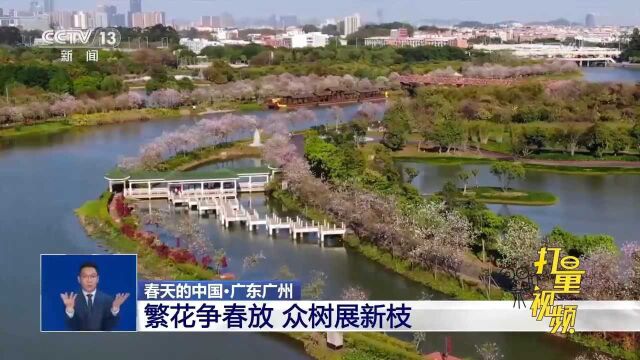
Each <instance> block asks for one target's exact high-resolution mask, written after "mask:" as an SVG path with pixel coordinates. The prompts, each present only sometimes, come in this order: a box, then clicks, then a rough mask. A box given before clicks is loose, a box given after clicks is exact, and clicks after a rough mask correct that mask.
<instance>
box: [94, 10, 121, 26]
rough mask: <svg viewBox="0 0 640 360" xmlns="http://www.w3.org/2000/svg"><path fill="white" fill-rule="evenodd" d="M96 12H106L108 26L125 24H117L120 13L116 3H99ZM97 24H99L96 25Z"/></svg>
mask: <svg viewBox="0 0 640 360" xmlns="http://www.w3.org/2000/svg"><path fill="white" fill-rule="evenodd" d="M96 13H104V14H106V15H107V22H106V25H104V26H105V27H106V26H124V25H118V24H116V22H117V21H116V16H117V15H118V8H117V7H116V6H115V5H98V8H97V10H96ZM96 26H97V25H96Z"/></svg>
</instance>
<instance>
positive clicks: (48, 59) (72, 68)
mask: <svg viewBox="0 0 640 360" xmlns="http://www.w3.org/2000/svg"><path fill="white" fill-rule="evenodd" d="M85 51H86V50H76V51H75V52H74V54H73V59H72V61H71V62H61V61H59V60H60V51H59V50H55V49H46V48H28V49H27V48H12V49H0V88H1V89H3V93H5V95H8V97H9V98H10V99H9V100H10V101H11V102H12V103H13V104H16V103H25V102H29V101H33V100H34V99H38V100H46V99H49V98H51V97H52V95H53V94H56V93H57V94H64V93H68V94H73V95H76V96H79V95H86V96H90V97H93V98H96V97H99V96H101V95H107V94H117V93H120V92H122V91H124V90H126V87H125V86H124V80H125V78H126V77H129V76H141V75H151V76H152V77H157V78H162V77H164V78H165V79H167V71H168V69H171V68H175V67H176V66H177V62H176V57H175V55H173V54H172V53H171V52H170V51H168V50H152V49H141V50H138V51H135V52H132V53H124V52H120V51H103V50H101V51H99V53H98V59H99V61H97V62H92V61H86V53H85ZM166 81H167V80H165V82H166ZM165 87H166V86H165Z"/></svg>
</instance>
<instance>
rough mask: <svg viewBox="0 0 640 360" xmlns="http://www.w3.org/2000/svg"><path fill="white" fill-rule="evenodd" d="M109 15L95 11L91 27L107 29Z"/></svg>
mask: <svg viewBox="0 0 640 360" xmlns="http://www.w3.org/2000/svg"><path fill="white" fill-rule="evenodd" d="M108 26H109V14H107V13H106V12H104V11H96V12H94V13H93V27H97V28H98V27H108Z"/></svg>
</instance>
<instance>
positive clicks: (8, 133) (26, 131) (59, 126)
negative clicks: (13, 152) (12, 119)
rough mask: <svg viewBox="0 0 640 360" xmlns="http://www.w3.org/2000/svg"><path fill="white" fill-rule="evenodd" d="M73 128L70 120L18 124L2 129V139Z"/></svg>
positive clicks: (51, 132) (0, 136) (0, 134)
mask: <svg viewBox="0 0 640 360" xmlns="http://www.w3.org/2000/svg"><path fill="white" fill-rule="evenodd" d="M71 128H73V125H71V124H70V123H69V122H68V121H53V122H46V123H38V124H34V125H17V126H14V127H12V128H7V129H2V130H0V139H2V138H20V137H24V136H32V135H50V134H55V133H59V132H63V131H67V130H69V129H71Z"/></svg>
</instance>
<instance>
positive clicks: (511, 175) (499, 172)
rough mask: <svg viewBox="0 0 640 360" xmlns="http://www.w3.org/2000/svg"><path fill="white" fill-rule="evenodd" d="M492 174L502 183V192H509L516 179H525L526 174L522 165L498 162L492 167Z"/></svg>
mask: <svg viewBox="0 0 640 360" xmlns="http://www.w3.org/2000/svg"><path fill="white" fill-rule="evenodd" d="M491 173H492V174H493V175H495V176H496V177H497V178H498V181H500V187H501V188H502V191H507V190H508V189H509V185H510V184H511V182H512V181H513V180H516V179H524V177H525V173H526V172H525V169H524V166H523V165H522V164H521V163H518V162H511V161H498V162H496V163H494V164H493V165H491Z"/></svg>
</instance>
